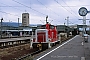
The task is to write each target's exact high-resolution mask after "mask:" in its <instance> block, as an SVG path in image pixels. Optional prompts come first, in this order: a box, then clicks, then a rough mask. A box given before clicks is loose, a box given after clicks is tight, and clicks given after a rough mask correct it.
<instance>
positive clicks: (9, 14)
mask: <svg viewBox="0 0 90 60" xmlns="http://www.w3.org/2000/svg"><path fill="white" fill-rule="evenodd" d="M0 12H1V13H5V14H9V15H14V14H11V13H7V12H4V11H0ZM14 16H17V17H20V16H18V15H14Z"/></svg>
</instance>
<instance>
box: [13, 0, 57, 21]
mask: <svg viewBox="0 0 90 60" xmlns="http://www.w3.org/2000/svg"><path fill="white" fill-rule="evenodd" d="M12 1H14V2H16V3H18V4H20V5H22V6H25V7H27V8H29V9H31V10H33V11H35V12H38V13H40V14H42V15H44V16H47V14H44V13H42V12H40V11H38V10H35V9H33V8H32V7H31V6H30V7H29V6H27V5H25V4H22V3H20V2H18V1H16V0H12ZM49 18H51V17H50V16H49ZM51 19H52V18H51ZM54 20H55V19H54Z"/></svg>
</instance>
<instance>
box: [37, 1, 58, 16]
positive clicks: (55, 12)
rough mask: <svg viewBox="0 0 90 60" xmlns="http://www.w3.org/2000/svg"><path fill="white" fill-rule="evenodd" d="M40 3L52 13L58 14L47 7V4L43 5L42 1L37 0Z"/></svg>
mask: <svg viewBox="0 0 90 60" xmlns="http://www.w3.org/2000/svg"><path fill="white" fill-rule="evenodd" d="M37 1H38V2H39V3H40V4H41V5H43V6H44V7H46V8H47V9H49V10H51V11H52V12H53V13H54V14H56V15H57V16H59V15H58V14H57V13H56V12H54V11H53V10H52V9H50V8H48V7H47V6H45V5H44V4H43V3H42V2H40V1H39V0H37Z"/></svg>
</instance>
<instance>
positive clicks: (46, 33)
mask: <svg viewBox="0 0 90 60" xmlns="http://www.w3.org/2000/svg"><path fill="white" fill-rule="evenodd" d="M56 42H58V40H57V29H56V26H54V25H51V24H49V23H47V24H45V25H41V26H40V28H39V29H36V32H35V40H34V41H33V47H38V46H41V47H42V49H43V48H51V47H52V46H53V44H55V43H56Z"/></svg>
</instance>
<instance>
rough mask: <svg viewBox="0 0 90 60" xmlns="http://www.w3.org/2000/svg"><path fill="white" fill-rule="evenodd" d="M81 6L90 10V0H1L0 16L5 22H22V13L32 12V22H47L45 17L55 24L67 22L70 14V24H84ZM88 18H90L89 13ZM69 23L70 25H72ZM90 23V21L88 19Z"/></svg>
mask: <svg viewBox="0 0 90 60" xmlns="http://www.w3.org/2000/svg"><path fill="white" fill-rule="evenodd" d="M81 7H86V8H87V10H90V0H0V18H2V17H3V19H4V20H3V22H18V18H20V23H21V22H22V13H25V12H26V13H29V14H30V22H29V23H30V24H45V17H46V16H47V15H48V21H49V22H50V23H52V24H54V25H61V24H64V23H65V24H66V20H65V18H66V17H67V16H69V23H70V24H74V25H75V24H82V21H81V20H78V19H82V17H81V16H80V15H79V14H78V10H79V8H81ZM86 17H87V19H90V14H88V15H87V16H86ZM70 24H69V25H70ZM87 24H89V21H87Z"/></svg>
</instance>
